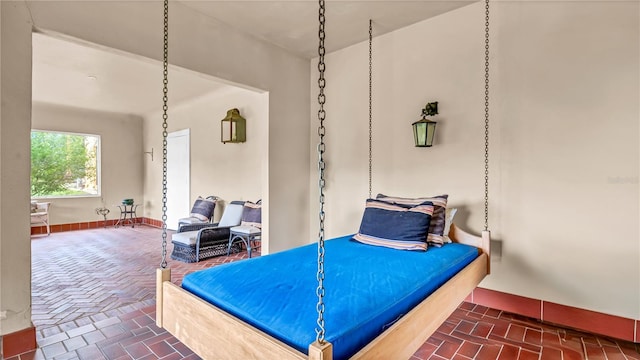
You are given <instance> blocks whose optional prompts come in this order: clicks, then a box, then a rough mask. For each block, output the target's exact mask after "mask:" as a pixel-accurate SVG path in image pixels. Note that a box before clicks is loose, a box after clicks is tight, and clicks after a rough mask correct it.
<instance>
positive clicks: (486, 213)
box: [484, 0, 489, 231]
mask: <svg viewBox="0 0 640 360" xmlns="http://www.w3.org/2000/svg"><path fill="white" fill-rule="evenodd" d="M484 8H485V18H484V21H485V22H484V230H485V231H486V230H489V0H485V6H484Z"/></svg>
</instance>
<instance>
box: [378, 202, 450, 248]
mask: <svg viewBox="0 0 640 360" xmlns="http://www.w3.org/2000/svg"><path fill="white" fill-rule="evenodd" d="M448 198H449V195H446V194H445V195H438V196H432V197H423V198H415V199H410V198H401V197H394V196H387V195H383V194H378V196H376V199H378V200H381V201H386V202H388V203H391V204H395V205H404V206H415V205H417V204H421V203H423V202H425V201H428V202H431V203H433V217H432V218H431V224H430V225H429V232H428V233H427V243H428V244H429V245H433V246H435V247H440V246H442V245H443V244H444V236H443V235H444V223H445V210H446V209H447V199H448Z"/></svg>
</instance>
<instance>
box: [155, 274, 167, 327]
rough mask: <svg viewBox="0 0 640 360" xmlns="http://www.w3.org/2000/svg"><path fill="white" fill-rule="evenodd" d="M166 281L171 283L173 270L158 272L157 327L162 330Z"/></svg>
mask: <svg viewBox="0 0 640 360" xmlns="http://www.w3.org/2000/svg"><path fill="white" fill-rule="evenodd" d="M165 281H171V269H169V268H164V269H158V270H156V325H157V326H158V327H159V328H162V305H163V303H162V301H163V298H164V293H163V291H162V289H163V283H164V282H165Z"/></svg>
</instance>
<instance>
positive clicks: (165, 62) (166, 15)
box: [160, 0, 169, 269]
mask: <svg viewBox="0 0 640 360" xmlns="http://www.w3.org/2000/svg"><path fill="white" fill-rule="evenodd" d="M163 46H164V50H163V59H162V76H163V78H162V262H161V263H160V267H161V268H163V269H165V268H166V267H167V119H168V118H169V116H168V115H167V110H168V108H169V107H168V106H167V102H168V100H169V97H168V92H169V89H168V85H169V80H168V74H169V0H164V39H163Z"/></svg>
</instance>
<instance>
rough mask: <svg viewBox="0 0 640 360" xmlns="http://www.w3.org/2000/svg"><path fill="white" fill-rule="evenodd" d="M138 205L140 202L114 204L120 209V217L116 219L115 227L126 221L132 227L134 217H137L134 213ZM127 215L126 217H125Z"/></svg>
mask: <svg viewBox="0 0 640 360" xmlns="http://www.w3.org/2000/svg"><path fill="white" fill-rule="evenodd" d="M139 205H140V204H132V205H125V204H122V205H116V206H118V208H119V209H120V219H118V222H117V223H116V224H115V227H118V226H120V225H122V226H124V225H125V223H126V222H128V223H129V224H131V227H134V226H135V224H136V219H137V218H138V215H137V214H136V210H137V209H138V206H139ZM127 215H128V216H129V218H128V219H127Z"/></svg>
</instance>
